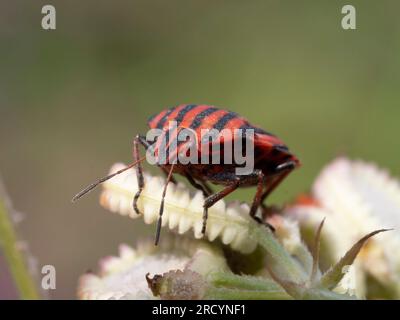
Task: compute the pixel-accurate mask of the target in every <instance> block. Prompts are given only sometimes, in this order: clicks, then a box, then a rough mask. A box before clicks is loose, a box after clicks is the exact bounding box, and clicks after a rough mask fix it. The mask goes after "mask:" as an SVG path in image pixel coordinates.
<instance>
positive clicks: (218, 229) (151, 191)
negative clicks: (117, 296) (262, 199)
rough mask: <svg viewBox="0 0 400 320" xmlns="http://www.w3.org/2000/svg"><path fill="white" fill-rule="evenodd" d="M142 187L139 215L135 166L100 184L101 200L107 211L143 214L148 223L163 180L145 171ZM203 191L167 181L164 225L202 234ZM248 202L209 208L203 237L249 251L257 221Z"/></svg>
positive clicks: (154, 214)
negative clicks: (252, 229)
mask: <svg viewBox="0 0 400 320" xmlns="http://www.w3.org/2000/svg"><path fill="white" fill-rule="evenodd" d="M124 167H125V166H124V165H123V164H115V165H114V166H113V167H112V168H111V170H110V173H113V172H116V171H118V170H119V169H122V168H124ZM144 178H145V187H144V189H143V191H142V193H141V196H140V198H139V201H138V208H139V210H140V212H142V213H143V216H142V215H138V214H137V213H136V212H135V211H134V210H133V208H132V200H133V198H134V195H135V193H136V191H137V190H138V184H137V179H136V174H135V171H134V169H131V170H127V171H126V172H124V173H121V174H120V175H118V176H116V177H114V178H112V179H110V180H109V181H107V182H105V183H104V185H103V187H104V188H103V192H102V195H101V199H100V203H101V205H102V206H104V207H105V208H107V209H109V210H110V211H113V212H117V213H119V214H121V215H126V216H129V217H131V218H133V219H135V218H138V217H143V219H144V222H145V223H147V224H151V223H154V222H156V221H157V219H158V212H159V207H160V202H161V194H162V190H163V187H164V184H165V180H164V179H163V178H160V177H152V176H150V175H147V174H145V176H144ZM203 203H204V197H203V194H202V193H201V192H200V191H198V192H196V193H195V194H194V196H193V195H192V194H191V193H190V191H189V190H188V188H187V186H186V185H184V184H182V183H178V184H177V185H174V184H173V183H170V184H169V185H168V188H167V193H166V197H165V205H164V214H163V227H167V228H169V229H171V230H175V231H177V232H178V233H179V234H184V233H186V232H188V231H189V230H190V229H192V230H193V231H194V236H195V237H196V238H202V236H203V235H202V233H201V228H202V223H203V220H202V215H203ZM249 211H250V209H249V207H248V205H247V204H242V205H240V204H238V203H231V204H229V205H226V203H225V202H224V201H223V200H221V201H218V202H217V203H216V204H215V205H214V206H212V207H211V208H210V209H209V210H208V220H207V229H206V237H207V238H208V240H210V241H214V240H215V239H216V238H219V239H220V240H221V241H222V242H223V243H224V244H226V245H229V246H231V247H232V248H233V249H235V250H237V251H240V252H242V253H250V252H252V251H254V249H255V248H256V245H257V243H256V241H255V240H254V239H253V238H251V237H249V236H248V235H249V230H250V228H251V226H254V224H255V223H256V222H255V221H254V220H253V219H252V218H251V217H250V216H249Z"/></svg>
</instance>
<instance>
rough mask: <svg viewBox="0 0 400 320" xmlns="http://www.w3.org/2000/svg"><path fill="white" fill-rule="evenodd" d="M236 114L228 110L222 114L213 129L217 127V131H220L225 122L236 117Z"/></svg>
mask: <svg viewBox="0 0 400 320" xmlns="http://www.w3.org/2000/svg"><path fill="white" fill-rule="evenodd" d="M237 117H238V115H237V114H236V113H234V112H228V113H227V114H225V115H223V116H222V117H221V118H219V120H218V121H217V123H216V124H215V125H214V129H217V130H218V131H221V130H222V129H224V128H225V126H226V124H227V123H228V122H229V121H231V120H232V119H235V118H237Z"/></svg>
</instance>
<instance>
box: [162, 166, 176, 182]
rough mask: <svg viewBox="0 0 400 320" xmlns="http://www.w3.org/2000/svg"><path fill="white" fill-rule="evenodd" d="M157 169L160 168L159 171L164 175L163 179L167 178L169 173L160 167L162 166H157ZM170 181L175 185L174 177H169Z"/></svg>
mask: <svg viewBox="0 0 400 320" xmlns="http://www.w3.org/2000/svg"><path fill="white" fill-rule="evenodd" d="M159 167H160V169H161V171H162V172H163V173H164V175H165V178H168V174H169V171H168V170H167V169H165V168H164V167H162V166H159ZM170 181H171V182H172V183H174V184H176V179H175V178H174V176H171V179H170Z"/></svg>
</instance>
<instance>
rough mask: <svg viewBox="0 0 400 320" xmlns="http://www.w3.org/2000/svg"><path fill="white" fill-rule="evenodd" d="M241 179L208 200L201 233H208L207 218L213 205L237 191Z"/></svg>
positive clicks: (205, 205)
mask: <svg viewBox="0 0 400 320" xmlns="http://www.w3.org/2000/svg"><path fill="white" fill-rule="evenodd" d="M239 182H240V181H239V179H237V180H235V181H233V182H232V184H230V185H228V186H227V187H226V188H224V189H222V190H221V191H219V192H217V193H214V194H212V195H210V196H209V197H207V198H206V200H205V201H204V205H203V207H204V211H203V227H202V229H201V233H202V234H205V232H206V225H207V218H208V208H210V207H211V206H212V205H213V204H215V203H216V202H217V201H218V200H221V199H222V198H224V197H226V196H227V195H228V194H230V193H231V192H233V191H235V190H236V189H237V188H238V187H239Z"/></svg>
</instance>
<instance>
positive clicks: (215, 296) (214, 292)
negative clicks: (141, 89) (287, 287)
mask: <svg viewBox="0 0 400 320" xmlns="http://www.w3.org/2000/svg"><path fill="white" fill-rule="evenodd" d="M204 299H212V300H291V299H292V298H291V297H290V296H289V295H288V294H287V293H286V292H284V291H277V292H272V291H271V292H268V291H261V290H260V291H258V290H243V289H229V288H214V287H210V288H208V289H207V291H206V294H205V296H204Z"/></svg>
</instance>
